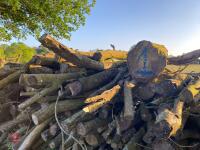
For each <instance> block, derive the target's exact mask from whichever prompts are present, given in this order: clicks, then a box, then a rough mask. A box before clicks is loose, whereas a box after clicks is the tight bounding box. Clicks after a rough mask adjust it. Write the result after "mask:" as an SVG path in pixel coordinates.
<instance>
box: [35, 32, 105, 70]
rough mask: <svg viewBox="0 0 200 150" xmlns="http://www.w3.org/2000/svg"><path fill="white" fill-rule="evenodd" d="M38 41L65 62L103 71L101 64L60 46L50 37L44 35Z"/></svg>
mask: <svg viewBox="0 0 200 150" xmlns="http://www.w3.org/2000/svg"><path fill="white" fill-rule="evenodd" d="M39 41H40V42H41V43H42V45H44V46H45V47H47V48H48V49H50V50H52V51H53V52H54V53H56V54H58V55H59V56H61V57H62V58H64V59H66V60H67V61H69V62H71V63H73V64H74V65H77V66H79V67H84V68H88V69H94V70H99V71H101V70H103V69H104V66H103V64H102V63H100V62H97V61H95V60H92V59H90V58H88V57H86V56H83V55H80V54H78V53H77V52H75V51H74V50H72V49H69V48H68V47H66V46H64V45H62V44H60V43H59V42H58V41H56V40H55V39H53V38H52V37H51V36H50V35H48V34H44V35H43V36H42V37H41V38H40V39H39Z"/></svg>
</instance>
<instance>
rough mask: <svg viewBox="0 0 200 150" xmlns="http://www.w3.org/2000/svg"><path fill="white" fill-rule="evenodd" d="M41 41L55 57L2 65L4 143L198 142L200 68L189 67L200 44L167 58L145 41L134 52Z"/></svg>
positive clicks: (73, 149)
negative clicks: (77, 48)
mask: <svg viewBox="0 0 200 150" xmlns="http://www.w3.org/2000/svg"><path fill="white" fill-rule="evenodd" d="M40 42H41V43H42V44H43V45H44V46H45V47H47V48H48V49H50V50H52V51H53V52H54V53H55V57H45V56H34V57H33V58H32V60H30V61H29V62H28V63H27V64H13V63H8V64H6V65H5V66H4V68H2V69H1V70H0V93H1V94H0V150H4V149H5V150H6V149H14V150H46V149H52V150H93V149H97V150H112V149H113V150H120V149H123V150H140V149H141V150H142V149H154V150H160V149H162V150H176V149H177V150H181V149H192V150H193V149H199V148H200V111H199V110H200V79H199V77H200V71H199V70H195V69H194V68H190V69H189V71H188V70H187V71H184V69H185V68H187V67H188V66H190V62H193V61H195V60H197V59H198V58H199V56H200V51H199V50H196V51H193V52H191V53H188V54H184V55H183V56H179V57H172V58H168V57H167V50H166V48H165V47H164V46H162V45H158V44H154V43H151V42H148V41H141V42H139V43H138V44H137V45H136V46H134V47H132V48H131V50H130V51H129V53H127V52H124V51H116V50H115V51H112V50H108V51H99V52H79V51H75V50H73V49H70V48H68V47H66V46H64V45H62V44H60V43H59V42H58V41H56V40H55V39H53V38H52V37H51V36H50V35H43V36H42V37H41V38H40ZM194 53H195V54H194ZM127 57H128V58H127ZM167 64H174V65H185V64H187V65H185V67H183V66H181V67H179V66H176V67H174V65H167ZM196 65H197V64H196ZM197 66H199V65H197ZM199 67H200V66H199ZM197 68H198V67H197Z"/></svg>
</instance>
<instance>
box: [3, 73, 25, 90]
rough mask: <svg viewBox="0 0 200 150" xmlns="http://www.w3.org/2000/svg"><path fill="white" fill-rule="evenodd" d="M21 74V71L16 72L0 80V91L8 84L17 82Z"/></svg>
mask: <svg viewBox="0 0 200 150" xmlns="http://www.w3.org/2000/svg"><path fill="white" fill-rule="evenodd" d="M22 72H23V70H19V71H16V72H14V73H12V74H10V75H8V76H7V77H6V78H4V79H2V80H0V89H2V88H4V87H5V86H6V85H8V84H9V83H12V82H15V81H17V80H18V79H19V76H20V75H21V73H22Z"/></svg>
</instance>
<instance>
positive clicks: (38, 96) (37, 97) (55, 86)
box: [18, 73, 82, 109]
mask: <svg viewBox="0 0 200 150" xmlns="http://www.w3.org/2000/svg"><path fill="white" fill-rule="evenodd" d="M80 76H82V73H80V74H78V73H77V74H76V75H75V74H74V76H72V74H71V75H70V76H65V77H63V78H62V80H54V81H55V82H54V83H53V84H52V86H50V87H48V88H45V89H44V90H42V91H40V92H38V93H37V94H35V95H34V96H33V97H31V98H29V99H27V100H26V101H25V102H23V103H21V104H20V105H18V107H19V109H24V108H26V107H28V106H30V105H31V104H33V103H35V102H37V101H38V100H40V99H41V98H42V97H44V96H46V95H47V94H49V93H51V92H54V91H56V90H57V89H58V88H59V87H60V85H61V84H62V82H63V81H65V80H69V79H75V78H78V77H80Z"/></svg>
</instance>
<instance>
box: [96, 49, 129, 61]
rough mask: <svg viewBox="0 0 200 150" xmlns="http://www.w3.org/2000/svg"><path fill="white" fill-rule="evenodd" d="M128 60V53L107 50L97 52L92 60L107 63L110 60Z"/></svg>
mask: <svg viewBox="0 0 200 150" xmlns="http://www.w3.org/2000/svg"><path fill="white" fill-rule="evenodd" d="M113 58H114V59H119V60H120V59H122V60H123V59H126V58H127V52H126V51H114V50H105V51H98V52H95V53H94V54H93V56H92V59H94V60H98V61H106V60H108V59H113Z"/></svg>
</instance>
